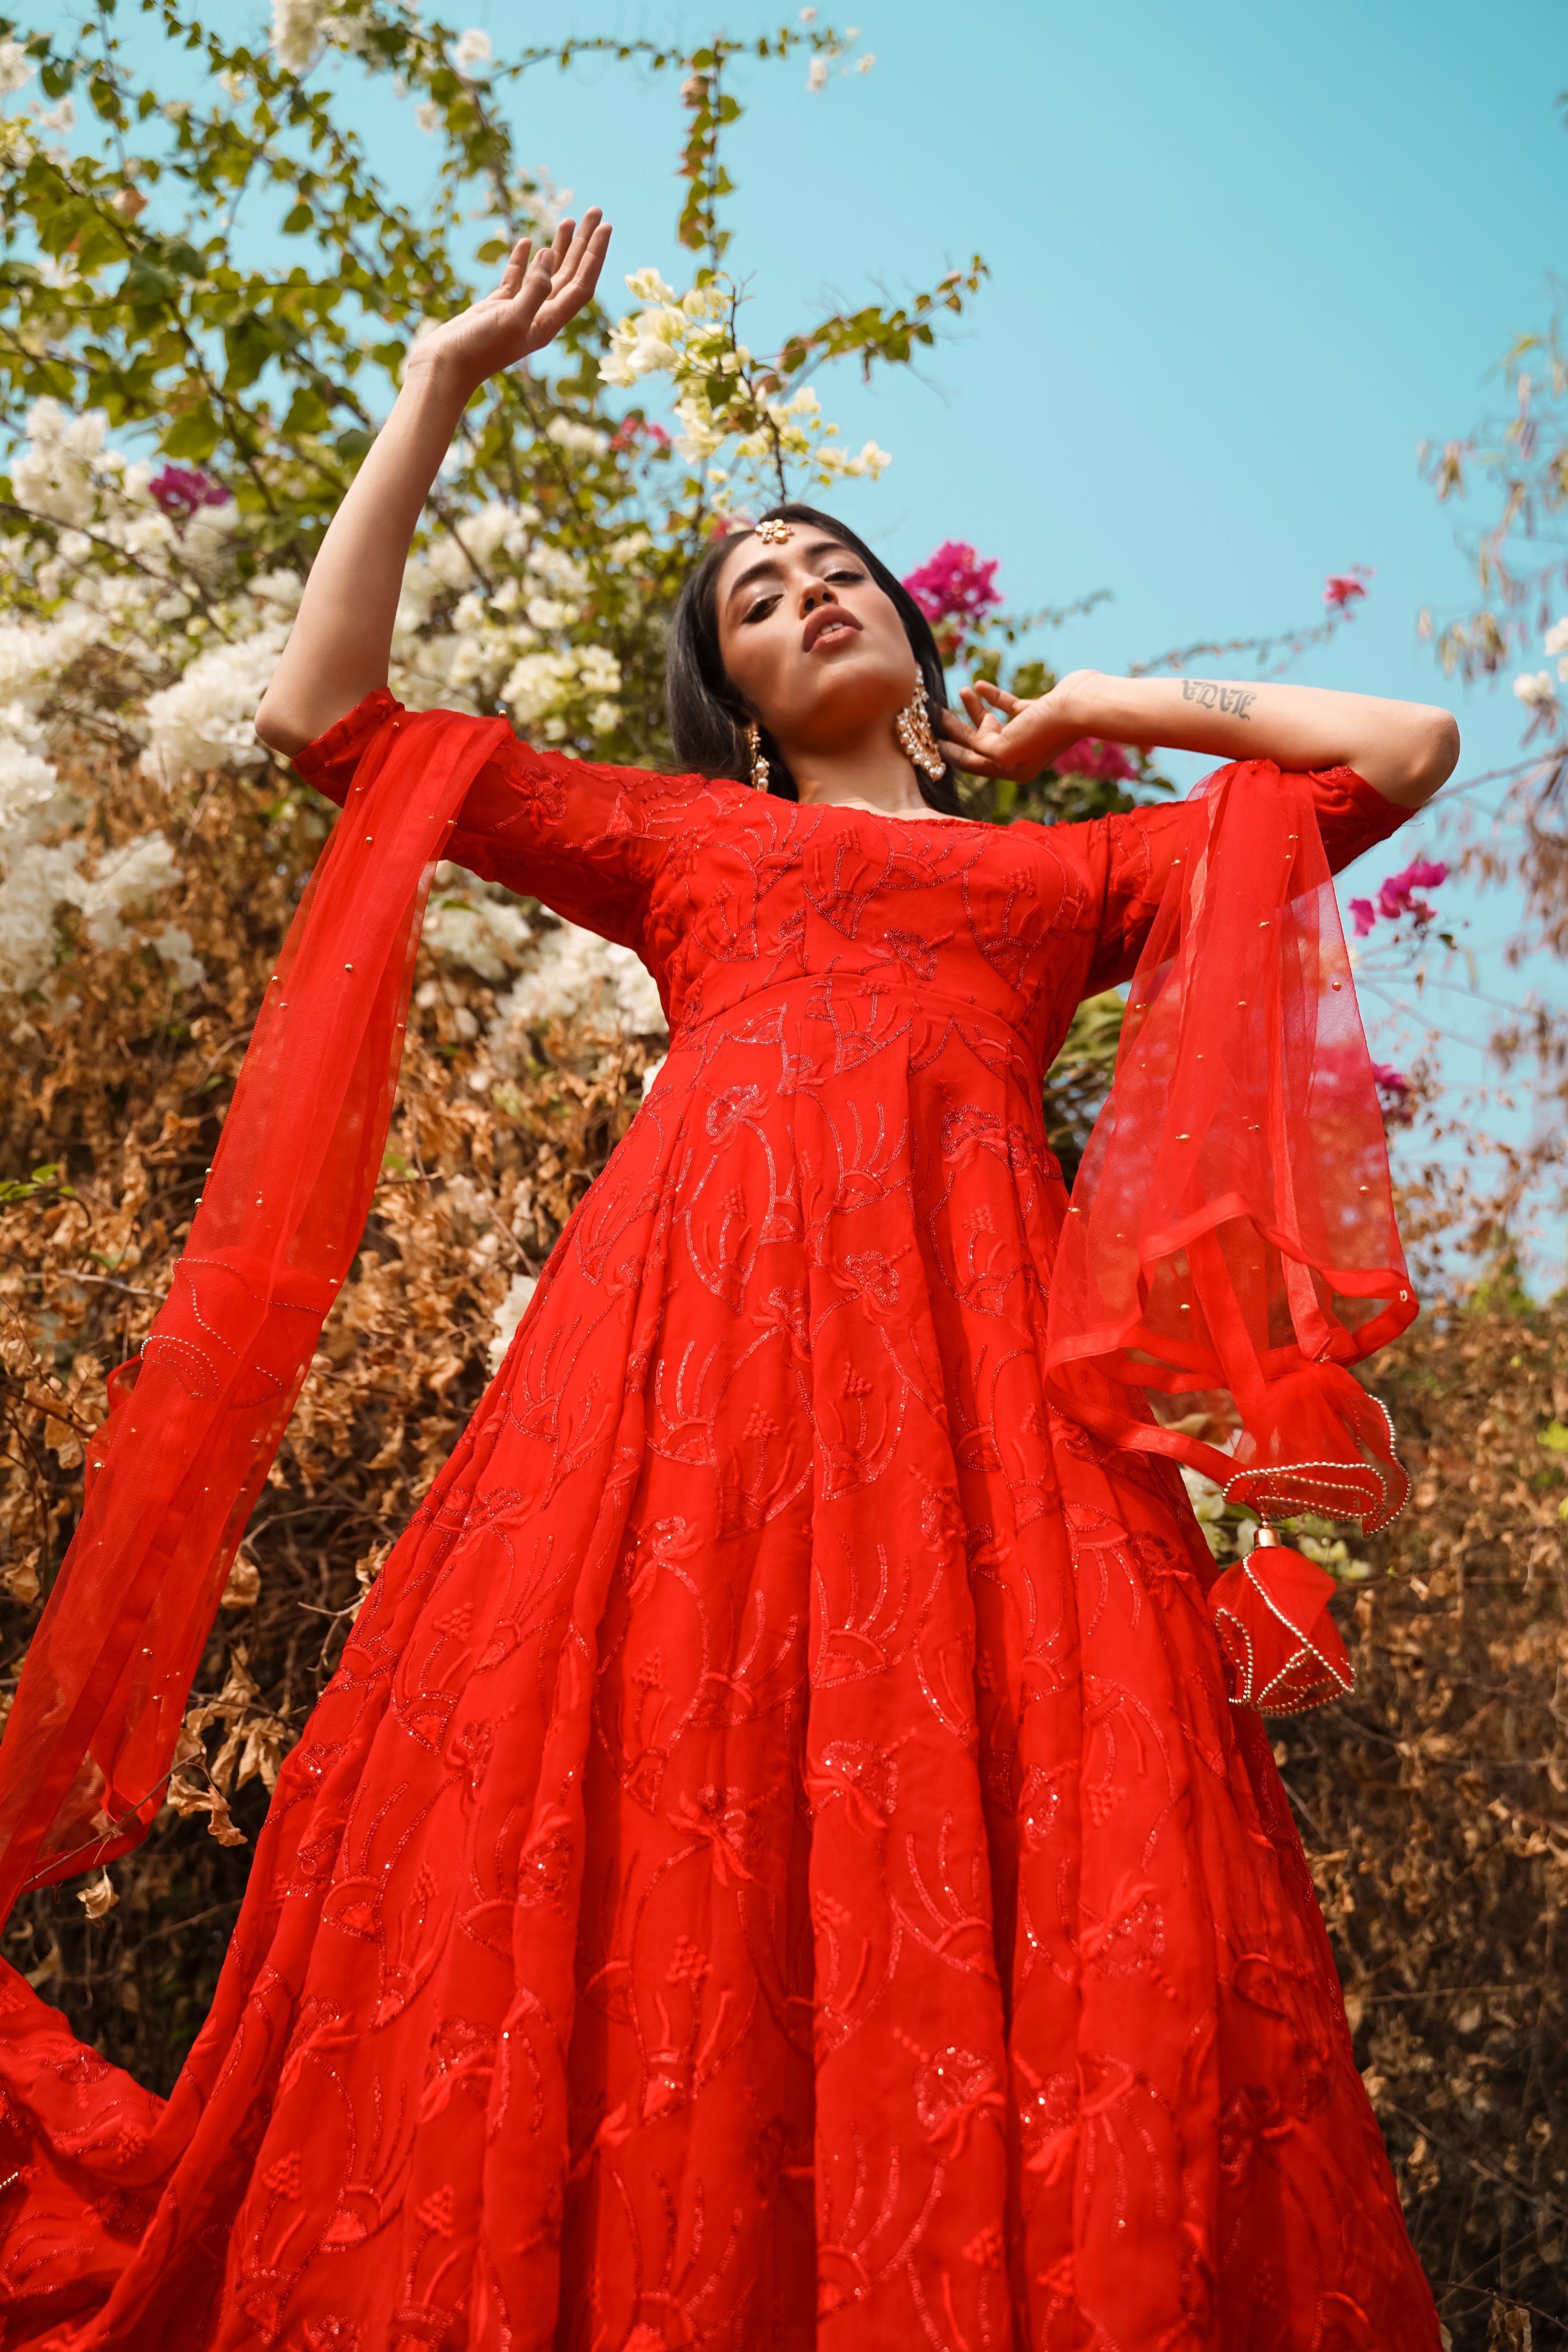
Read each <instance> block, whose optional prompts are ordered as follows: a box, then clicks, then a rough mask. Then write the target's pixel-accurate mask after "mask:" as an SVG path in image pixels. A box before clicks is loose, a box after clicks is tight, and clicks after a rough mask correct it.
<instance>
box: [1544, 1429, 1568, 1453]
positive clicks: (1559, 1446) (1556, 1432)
mask: <svg viewBox="0 0 1568 2352" xmlns="http://www.w3.org/2000/svg"><path fill="white" fill-rule="evenodd" d="M1539 1442H1540V1443H1541V1444H1542V1445H1544V1446H1546V1447H1547V1448H1548V1450H1549V1451H1550V1452H1551V1453H1552V1454H1568V1427H1565V1426H1564V1424H1563V1423H1562V1422H1560V1421H1549V1422H1548V1423H1547V1424H1546V1426H1545V1428H1544V1429H1543V1430H1542V1432H1541V1434H1540V1441H1539Z"/></svg>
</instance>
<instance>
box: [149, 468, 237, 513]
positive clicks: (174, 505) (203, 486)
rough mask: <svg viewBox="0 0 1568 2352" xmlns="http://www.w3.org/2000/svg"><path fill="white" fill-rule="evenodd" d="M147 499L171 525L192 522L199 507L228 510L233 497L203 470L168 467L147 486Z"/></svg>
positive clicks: (154, 476)
mask: <svg viewBox="0 0 1568 2352" xmlns="http://www.w3.org/2000/svg"><path fill="white" fill-rule="evenodd" d="M147 495H148V497H149V498H150V499H152V501H153V505H154V506H156V507H161V508H162V509H163V512H164V513H165V514H166V515H167V516H168V518H169V520H170V521H171V522H189V520H190V519H191V517H192V516H193V515H194V514H195V511H196V509H197V508H198V507H226V506H227V504H228V500H229V493H228V491H227V490H226V489H225V488H224V486H223V484H222V483H221V482H215V481H214V479H213V478H212V476H211V475H210V474H204V473H203V471H202V469H201V467H199V466H165V467H163V472H162V473H160V474H154V475H153V478H152V480H151V481H150V482H149V483H148V485H147Z"/></svg>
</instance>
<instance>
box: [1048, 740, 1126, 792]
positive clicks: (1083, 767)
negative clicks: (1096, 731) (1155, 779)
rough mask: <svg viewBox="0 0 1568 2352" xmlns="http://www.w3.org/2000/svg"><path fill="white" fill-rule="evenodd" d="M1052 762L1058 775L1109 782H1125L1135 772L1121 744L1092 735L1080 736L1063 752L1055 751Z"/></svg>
mask: <svg viewBox="0 0 1568 2352" xmlns="http://www.w3.org/2000/svg"><path fill="white" fill-rule="evenodd" d="M1055 764H1056V767H1057V770H1058V773H1059V774H1061V775H1064V776H1092V777H1093V778H1095V780H1096V781H1097V782H1100V783H1108V784H1120V783H1125V782H1127V781H1128V780H1129V779H1130V778H1131V777H1133V776H1136V774H1137V773H1138V771H1137V769H1136V768H1135V767H1134V765H1133V763H1132V761H1131V760H1130V759H1129V758H1128V756H1127V753H1126V752H1125V751H1124V750H1123V749H1122V747H1121V744H1120V743H1101V742H1100V741H1099V740H1097V738H1096V737H1094V736H1092V735H1084V736H1081V737H1080V738H1079V740H1078V741H1077V742H1076V743H1069V744H1068V747H1067V750H1066V751H1058V753H1057V756H1056V762H1055Z"/></svg>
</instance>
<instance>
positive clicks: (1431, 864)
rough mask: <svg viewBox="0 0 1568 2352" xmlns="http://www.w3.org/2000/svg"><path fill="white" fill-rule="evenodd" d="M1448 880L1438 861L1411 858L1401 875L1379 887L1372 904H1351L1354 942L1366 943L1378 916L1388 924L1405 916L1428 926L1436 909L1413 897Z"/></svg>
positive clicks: (1365, 900)
mask: <svg viewBox="0 0 1568 2352" xmlns="http://www.w3.org/2000/svg"><path fill="white" fill-rule="evenodd" d="M1447 878H1448V869H1447V866H1445V865H1444V864H1443V862H1442V860H1441V859H1440V858H1431V857H1413V858H1412V859H1411V861H1410V863H1409V865H1408V866H1406V867H1405V870H1404V872H1403V873H1402V874H1391V875H1390V876H1389V877H1388V879H1387V881H1386V882H1384V884H1382V886H1381V887H1380V888H1379V890H1378V894H1377V898H1376V900H1375V902H1374V901H1373V899H1371V898H1352V900H1351V902H1350V905H1351V919H1352V922H1353V923H1354V925H1355V935H1356V937H1357V939H1358V940H1364V939H1365V937H1366V935H1367V933H1368V932H1369V931H1370V930H1371V929H1372V928H1373V924H1374V923H1375V922H1376V921H1377V919H1378V917H1379V916H1380V915H1381V916H1382V917H1383V919H1384V921H1385V922H1390V923H1397V922H1398V921H1399V920H1400V919H1401V918H1402V917H1404V916H1405V915H1409V916H1411V917H1413V919H1415V922H1417V923H1420V924H1426V923H1429V922H1430V921H1431V920H1432V919H1433V917H1434V916H1435V915H1436V912H1437V909H1436V907H1434V906H1431V905H1430V904H1429V903H1428V902H1427V900H1426V899H1425V898H1417V897H1416V895H1415V893H1416V892H1417V890H1435V889H1436V887H1437V885H1438V883H1439V882H1446V881H1447Z"/></svg>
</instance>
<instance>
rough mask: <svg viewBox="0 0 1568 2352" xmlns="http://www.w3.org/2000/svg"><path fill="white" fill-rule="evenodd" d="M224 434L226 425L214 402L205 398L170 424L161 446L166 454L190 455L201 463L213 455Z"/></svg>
mask: <svg viewBox="0 0 1568 2352" xmlns="http://www.w3.org/2000/svg"><path fill="white" fill-rule="evenodd" d="M222 438H223V426H222V425H221V424H220V423H219V422H218V419H217V416H216V414H215V412H214V409H213V406H212V403H211V402H210V401H206V400H202V401H198V402H197V404H195V407H194V408H191V409H188V410H187V411H186V413H185V415H184V416H182V417H180V418H179V419H178V420H177V422H176V423H174V425H171V426H170V427H169V429H168V431H167V432H166V433H165V434H163V436H162V437H161V439H160V441H159V444H158V446H159V447H160V448H161V449H162V450H163V455H164V457H190V458H193V459H195V463H196V464H197V465H200V464H201V463H202V462H203V461H204V460H205V458H208V457H211V456H212V453H213V451H214V450H215V449H216V447H217V445H218V443H219V442H220V441H221V440H222Z"/></svg>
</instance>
